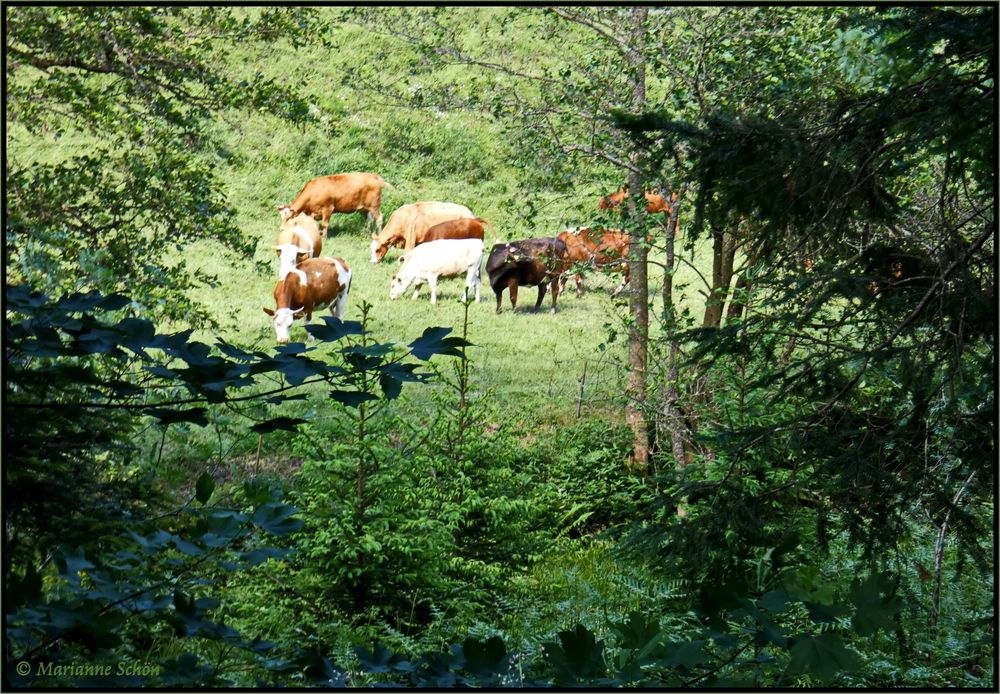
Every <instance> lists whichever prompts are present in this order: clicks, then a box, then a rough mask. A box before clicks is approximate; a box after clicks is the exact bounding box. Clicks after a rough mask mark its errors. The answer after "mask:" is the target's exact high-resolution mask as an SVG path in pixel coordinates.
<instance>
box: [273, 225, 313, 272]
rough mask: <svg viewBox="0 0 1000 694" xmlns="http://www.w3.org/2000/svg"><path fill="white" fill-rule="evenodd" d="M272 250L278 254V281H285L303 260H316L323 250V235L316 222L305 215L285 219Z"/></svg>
mask: <svg viewBox="0 0 1000 694" xmlns="http://www.w3.org/2000/svg"><path fill="white" fill-rule="evenodd" d="M274 250H275V252H276V253H277V254H278V279H285V275H287V274H288V273H289V272H291V271H292V269H293V268H294V267H295V266H296V265H298V264H299V263H301V262H302V261H303V260H306V259H308V258H318V257H319V254H320V251H321V250H323V235H322V234H320V233H319V225H318V224H316V220H315V219H313V218H312V217H310V216H309V215H307V214H305V213H302V214H299V215H296V216H295V217H289V218H288V219H286V220H285V221H284V222H282V223H281V230H280V231H279V232H278V240H277V241H276V242H275V246H274Z"/></svg>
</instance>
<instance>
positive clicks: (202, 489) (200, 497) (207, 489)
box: [194, 472, 215, 506]
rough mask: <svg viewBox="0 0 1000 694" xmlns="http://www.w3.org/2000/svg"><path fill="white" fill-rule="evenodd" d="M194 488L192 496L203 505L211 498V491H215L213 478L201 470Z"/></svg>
mask: <svg viewBox="0 0 1000 694" xmlns="http://www.w3.org/2000/svg"><path fill="white" fill-rule="evenodd" d="M194 489H195V492H194V498H195V499H196V500H197V501H198V503H199V504H201V505H202V506H204V505H205V504H207V503H208V500H209V499H211V498H212V492H214V491H215V479H214V478H213V477H212V476H211V475H210V474H208V473H207V472H203V473H202V474H201V476H200V477H199V478H198V481H197V482H196V483H195V486H194Z"/></svg>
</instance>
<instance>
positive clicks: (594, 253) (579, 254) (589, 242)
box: [559, 227, 632, 296]
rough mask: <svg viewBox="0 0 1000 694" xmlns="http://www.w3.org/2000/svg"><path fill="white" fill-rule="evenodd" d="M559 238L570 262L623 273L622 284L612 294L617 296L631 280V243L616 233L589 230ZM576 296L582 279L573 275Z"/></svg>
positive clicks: (629, 239) (604, 230)
mask: <svg viewBox="0 0 1000 694" xmlns="http://www.w3.org/2000/svg"><path fill="white" fill-rule="evenodd" d="M559 238H560V239H562V241H563V242H564V243H565V244H566V251H567V254H568V255H569V258H570V260H571V262H574V263H588V264H592V265H593V266H594V267H596V268H603V267H612V268H617V269H620V270H621V271H622V281H621V284H619V285H618V287H617V288H616V289H615V290H614V291H613V292H611V296H618V295H619V294H620V293H621V292H622V290H623V289H625V285H626V284H628V282H629V280H630V279H631V275H630V272H629V264H628V247H629V243H631V241H632V239H631V237H630V236H629V235H628V234H623V233H621V232H620V231H618V230H617V229H603V230H600V231H597V230H592V229H590V228H589V227H585V228H583V229H578V230H576V229H573V230H568V231H563V232H561V233H560V234H559ZM573 279H574V281H575V282H576V295H577V296H582V295H583V278H582V277H581V276H580V273H579V272H577V273H574V275H573Z"/></svg>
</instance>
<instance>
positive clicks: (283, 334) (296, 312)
mask: <svg viewBox="0 0 1000 694" xmlns="http://www.w3.org/2000/svg"><path fill="white" fill-rule="evenodd" d="M350 291H351V268H349V267H348V266H347V263H346V262H344V259H343V258H309V259H308V260H305V261H303V262H301V263H299V264H298V265H297V266H296V267H295V268H294V269H293V270H292V271H291V272H289V273H288V275H287V276H285V278H284V279H280V280H278V283H277V284H276V285H274V303H275V308H274V309H273V310H272V309H269V308H267V307H264V313H266V314H267V315H269V316H273V317H274V331H275V333H276V334H277V337H278V344H282V345H283V344H286V343H287V342H288V333H289V331H290V329H291V327H292V323H293V322H294V321H295V319H296V318H301V317H303V316H305V319H306V322H307V323H308V322H309V321H310V320H312V312H313V309H322V308H325V307H327V306H329V307H330V313H331V314H333V316H334V317H336V318H340V319H341V320H343V318H344V311H345V309H346V308H347V296H348V294H350ZM306 337H307V339H310V340H311V339H313V338H312V335H309V333H308V332H307V333H306Z"/></svg>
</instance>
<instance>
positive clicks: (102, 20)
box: [4, 5, 320, 321]
mask: <svg viewBox="0 0 1000 694" xmlns="http://www.w3.org/2000/svg"><path fill="white" fill-rule="evenodd" d="M4 13H5V27H6V35H5V37H4V39H5V55H6V65H5V69H6V73H5V74H6V85H7V93H6V95H5V97H6V100H5V102H6V106H7V108H6V114H7V125H8V131H7V132H8V147H7V148H6V153H5V159H4V173H5V179H6V187H7V188H6V189H7V226H6V229H5V232H6V248H7V253H8V261H9V262H8V265H7V273H8V275H7V276H8V279H9V280H12V281H15V282H22V281H26V282H30V283H31V284H32V285H33V286H34V287H36V288H37V289H42V290H45V291H47V292H56V291H58V292H72V291H73V290H85V289H91V288H98V289H101V290H104V291H106V292H112V291H117V290H122V289H126V288H127V289H128V290H129V294H130V296H132V297H133V299H135V301H136V309H137V310H139V311H141V312H142V313H145V314H149V313H152V314H153V315H167V316H171V317H180V316H187V317H189V318H192V319H195V320H196V321H206V320H208V315H207V314H206V312H205V311H204V309H203V308H201V307H198V306H195V305H193V304H192V303H191V302H190V301H189V300H188V299H186V298H185V293H184V291H183V290H184V289H186V288H188V287H190V286H192V285H193V284H196V283H206V282H211V281H212V278H211V277H206V276H199V275H197V274H196V273H192V272H191V271H189V270H187V269H186V268H185V264H184V262H183V261H181V260H175V259H173V256H172V255H171V251H172V250H173V249H175V248H181V247H183V246H184V245H186V244H188V243H190V242H192V241H194V240H197V239H214V240H217V241H219V242H220V243H222V244H223V245H224V246H225V247H226V248H227V249H228V250H229V251H231V252H233V253H237V254H239V255H242V256H249V255H250V254H251V253H252V251H253V245H252V243H251V242H250V241H249V240H248V239H246V238H243V236H242V235H241V234H240V233H239V231H238V230H237V229H235V228H234V227H233V226H232V224H231V222H230V220H229V219H228V218H229V217H230V216H231V214H232V209H231V208H230V207H229V205H228V203H227V202H226V199H225V195H224V193H223V186H222V182H221V181H220V180H219V178H218V176H217V174H216V172H215V170H214V169H215V167H214V164H213V159H214V158H215V157H216V156H218V152H219V144H218V142H217V141H215V139H214V138H213V136H212V135H211V134H210V132H211V131H210V130H209V128H208V127H207V124H208V123H209V122H210V120H211V119H213V118H216V117H223V118H225V117H227V116H229V115H231V114H236V113H240V112H245V111H248V110H255V111H256V110H262V111H266V112H268V113H272V114H274V115H276V116H278V117H280V118H283V119H286V120H287V121H290V122H294V123H301V122H304V121H305V120H307V119H308V118H309V114H308V108H307V103H306V101H305V100H304V99H303V98H302V97H301V96H299V95H298V94H296V93H295V92H294V91H293V90H290V89H289V88H287V87H285V86H280V85H279V84H277V83H276V82H275V81H274V79H273V77H268V76H266V75H264V74H262V73H260V72H258V73H256V74H246V75H230V74H229V73H228V71H227V70H224V69H223V68H222V66H224V65H226V64H227V62H228V61H229V56H231V55H232V54H233V52H234V51H236V50H239V47H240V45H241V44H243V43H245V42H258V41H259V42H265V41H276V40H278V39H280V38H282V37H295V36H298V35H299V33H300V32H303V31H311V30H314V29H316V28H317V26H318V25H319V24H320V23H319V21H318V20H317V18H316V14H315V12H314V11H313V10H310V9H294V8H269V9H265V10H262V11H246V10H241V9H237V8H192V7H166V6H159V7H95V6H89V7H45V6H31V5H18V6H10V7H5V8H4ZM55 143H61V144H65V143H72V144H78V145H79V146H80V147H79V149H78V150H77V151H81V152H82V153H81V154H76V153H74V154H69V155H65V154H63V153H62V152H63V151H67V149H68V148H63V149H60V150H58V151H53V152H52V153H46V151H47V149H48V147H49V146H50V145H54V144H55ZM68 151H73V150H68ZM40 155H41V156H40Z"/></svg>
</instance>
